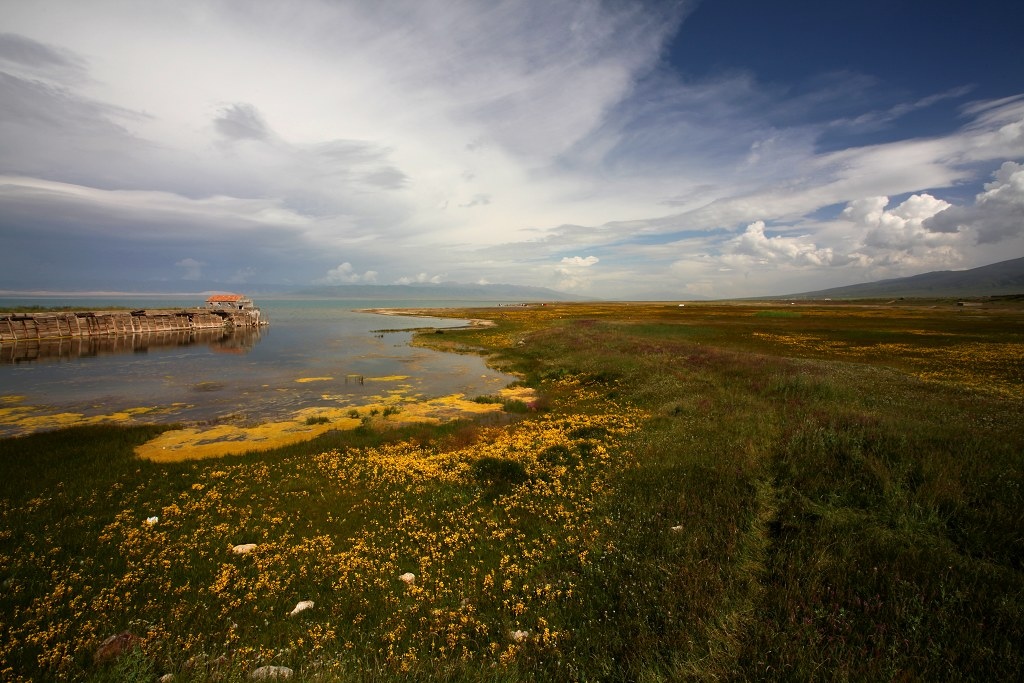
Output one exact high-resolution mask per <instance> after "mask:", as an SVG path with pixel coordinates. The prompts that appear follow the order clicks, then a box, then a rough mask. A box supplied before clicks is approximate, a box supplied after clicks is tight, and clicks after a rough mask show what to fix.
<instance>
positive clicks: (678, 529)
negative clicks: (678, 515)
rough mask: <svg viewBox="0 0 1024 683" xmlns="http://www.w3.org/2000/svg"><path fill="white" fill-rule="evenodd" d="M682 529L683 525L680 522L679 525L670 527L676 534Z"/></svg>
mask: <svg viewBox="0 0 1024 683" xmlns="http://www.w3.org/2000/svg"><path fill="white" fill-rule="evenodd" d="M682 530H683V525H682V524H680V525H679V526H674V527H672V531H674V532H676V533H677V534H678V533H680V532H681V531H682Z"/></svg>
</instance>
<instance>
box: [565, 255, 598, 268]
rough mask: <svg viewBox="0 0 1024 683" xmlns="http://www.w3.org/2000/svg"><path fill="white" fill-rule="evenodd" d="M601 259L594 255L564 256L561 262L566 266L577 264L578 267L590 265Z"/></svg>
mask: <svg viewBox="0 0 1024 683" xmlns="http://www.w3.org/2000/svg"><path fill="white" fill-rule="evenodd" d="M600 260H601V259H599V258H597V257H596V256H566V257H564V258H563V259H562V261H561V263H562V264H563V265H566V266H578V267H580V268H589V267H590V266H592V265H594V264H595V263H598V262H599V261H600Z"/></svg>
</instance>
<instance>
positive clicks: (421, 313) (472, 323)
mask: <svg viewBox="0 0 1024 683" xmlns="http://www.w3.org/2000/svg"><path fill="white" fill-rule="evenodd" d="M441 310H446V309H442V308H357V309H355V311H356V312H357V313H375V314H377V315H390V316H395V317H401V316H408V317H410V318H442V317H445V316H440V315H437V314H436V311H441ZM455 310H458V309H455ZM462 319H463V320H466V321H467V322H468V324H467V325H463V326H461V327H450V328H446V329H452V330H460V329H462V330H464V329H474V328H480V327H494V326H495V325H497V323H496V322H494V321H493V320H484V319H482V318H462ZM419 329H423V330H433V329H440V328H434V327H429V326H428V327H422V328H419ZM411 331H412V332H415V331H416V330H415V329H414V330H411Z"/></svg>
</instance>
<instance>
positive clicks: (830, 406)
mask: <svg viewBox="0 0 1024 683" xmlns="http://www.w3.org/2000/svg"><path fill="white" fill-rule="evenodd" d="M431 314H432V315H449V316H452V317H459V318H467V317H469V318H475V319H490V320H493V321H494V322H495V323H496V325H494V326H493V327H477V328H473V329H464V330H446V332H445V334H444V335H433V334H423V335H420V336H419V337H417V343H420V344H427V345H430V346H433V347H435V348H440V349H446V350H454V351H459V352H466V351H469V350H473V351H475V352H479V353H483V354H485V355H486V356H487V357H488V361H489V363H491V364H492V365H494V366H495V367H497V368H499V369H501V370H503V371H509V372H514V373H516V374H518V375H519V376H520V377H522V378H523V379H522V382H523V383H524V384H525V385H527V386H529V387H532V388H534V389H535V390H536V391H537V395H538V396H539V397H540V398H539V399H537V400H535V401H533V402H531V403H530V404H529V405H525V404H524V406H519V405H515V406H511V407H510V410H512V413H510V414H509V419H508V420H506V421H505V422H503V423H501V424H490V425H485V424H479V423H473V422H469V421H467V422H460V421H451V422H448V423H446V424H443V425H439V426H429V425H407V424H402V425H401V426H400V427H395V428H391V429H384V428H381V427H379V426H373V425H379V423H371V424H369V425H364V426H362V427H359V428H356V429H353V430H348V431H328V432H326V433H325V434H323V435H322V436H320V437H318V438H317V439H316V440H314V441H311V442H308V443H304V444H297V445H293V446H289V447H287V448H282V449H279V450H275V451H269V452H263V453H254V454H248V455H242V456H229V457H224V458H218V459H209V460H191V461H186V462H178V463H166V464H158V463H154V462H149V461H145V460H140V459H138V458H137V457H136V456H135V455H134V448H135V447H137V446H138V445H140V444H142V443H144V442H146V441H148V440H150V439H151V438H152V437H153V436H155V435H156V434H157V433H158V432H159V431H160V430H161V429H163V428H162V427H156V426H154V427H133V428H116V427H87V428H72V429H65V430H61V431H54V432H48V433H41V434H36V435H32V436H27V437H19V438H12V439H5V440H0V475H2V476H0V517H2V520H3V523H2V525H0V529H2V531H0V585H2V593H0V612H2V613H3V614H4V615H6V616H5V618H4V620H3V624H2V626H0V678H3V679H4V680H59V679H67V680H81V679H93V680H154V679H155V678H156V677H158V676H160V675H164V674H173V675H174V677H175V678H174V680H178V681H200V680H243V679H246V678H247V677H248V676H249V675H250V673H251V672H252V671H254V670H255V669H256V668H257V667H260V666H265V665H275V666H287V667H290V668H291V669H293V670H294V672H295V680H359V681H392V680H432V681H433V680H442V681H443V680H451V681H455V680H474V681H488V680H489V681H519V680H523V681H525V680H607V681H655V680H690V679H696V680H812V679H820V678H825V679H830V680H831V679H837V680H865V681H867V680H870V681H875V680H894V679H899V680H949V679H973V680H1010V679H1013V678H1016V677H1017V676H1018V675H1019V672H1020V671H1021V670H1024V573H1022V572H1024V538H1022V535H1021V529H1022V528H1024V495H1022V485H1024V418H1022V415H1024V315H1022V313H1021V311H1020V310H1019V309H1015V308H1013V307H1006V308H999V309H991V308H982V309H971V310H970V311H967V310H957V309H956V308H955V307H952V306H947V305H944V304H935V307H929V306H925V305H910V304H909V303H908V304H907V305H902V306H887V307H883V306H877V307H876V306H859V307H858V306H838V305H837V306H829V307H815V306H811V305H801V306H796V307H786V308H783V307H781V306H779V307H765V306H756V305H732V306H727V305H712V304H707V305H691V304H688V305H687V306H686V307H685V308H678V307H676V306H674V305H671V306H670V305H658V304H587V305H582V304H580V305H569V304H566V305H549V306H545V307H531V308H499V309H479V310H438V311H431ZM484 400H487V399H484ZM154 518H155V519H154ZM241 544H245V545H248V544H254V546H253V547H252V548H251V549H250V550H248V551H246V552H245V553H244V554H241V553H236V552H233V549H234V548H235V547H236V546H239V545H241ZM410 575H411V578H410ZM300 601H311V602H312V603H313V604H312V606H311V607H309V608H306V609H303V610H302V611H301V613H296V614H291V612H292V611H293V610H294V608H295V607H296V606H297V604H298V603H299V602H300ZM125 631H128V632H130V633H131V634H133V636H134V637H136V638H137V641H136V642H135V643H134V645H135V647H134V648H133V649H132V650H131V652H130V653H129V654H127V655H125V656H122V657H121V658H119V659H114V660H112V661H109V662H99V663H98V662H97V661H95V656H94V655H95V653H96V650H97V648H98V647H99V645H100V643H101V642H102V641H104V639H106V638H107V637H109V636H111V635H114V634H117V633H122V632H125Z"/></svg>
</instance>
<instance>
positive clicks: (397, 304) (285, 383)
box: [0, 297, 515, 436]
mask: <svg viewBox="0 0 1024 683" xmlns="http://www.w3.org/2000/svg"><path fill="white" fill-rule="evenodd" d="M256 303H257V305H258V306H259V307H260V309H261V311H262V313H263V315H264V317H265V318H267V319H269V320H270V325H269V326H267V327H263V328H260V329H259V330H258V331H255V332H253V333H246V332H245V331H243V332H242V334H239V335H234V336H232V337H228V338H226V339H219V338H214V337H219V335H213V336H212V337H211V336H210V335H207V336H203V335H201V334H200V335H191V336H190V335H177V336H174V335H168V336H166V337H163V338H141V339H138V338H137V339H132V338H125V339H120V340H105V341H104V342H103V343H101V344H95V343H90V342H88V341H86V340H82V341H79V340H75V341H74V342H67V343H66V346H63V345H62V348H61V349H60V354H61V355H59V356H50V357H41V358H38V359H35V360H25V359H24V357H25V354H24V353H20V351H19V353H14V352H12V349H11V348H10V347H9V346H5V347H4V348H2V349H0V357H2V359H3V362H0V436H10V435H13V434H18V433H22V432H24V431H27V430H26V427H25V425H26V421H25V419H24V418H25V416H26V415H27V414H29V413H28V409H29V408H31V411H32V412H31V415H33V416H34V417H45V416H47V415H50V416H55V417H54V420H53V425H51V426H56V424H57V423H58V421H60V423H61V424H63V423H66V422H67V421H68V419H69V416H68V415H67V414H72V416H73V415H74V414H79V415H82V416H83V417H92V416H98V415H109V414H112V413H116V412H118V411H125V410H129V409H132V408H139V407H159V408H161V410H162V412H161V413H160V414H158V415H146V416H145V420H147V421H159V422H180V421H183V422H191V421H204V422H205V421H216V420H222V419H238V418H242V419H246V420H252V421H262V420H268V419H274V418H280V417H284V416H287V415H289V414H291V413H293V412H295V411H296V410H299V409H301V408H307V407H314V406H331V407H339V406H341V407H344V406H349V405H351V406H358V405H360V404H365V403H367V402H370V400H371V399H372V398H373V397H374V396H380V395H384V394H388V393H391V394H394V393H401V394H402V395H404V396H417V397H422V398H431V397H437V396H445V395H449V394H454V393H461V394H465V395H467V396H477V395H483V394H490V393H495V392H496V391H497V390H499V389H501V388H502V387H504V386H506V385H508V384H509V383H510V382H512V381H514V379H515V378H514V377H511V376H508V375H504V374H502V373H498V372H495V371H493V370H491V369H489V368H487V366H486V365H485V364H484V362H483V360H482V359H481V358H479V357H477V356H471V355H459V354H446V353H438V352H436V351H431V350H428V349H421V348H414V347H412V346H410V345H409V343H408V342H409V340H410V338H411V336H412V332H409V331H394V330H409V329H412V328H418V327H434V328H451V327H459V326H461V325H464V324H465V322H466V321H460V320H450V319H441V318H419V317H400V316H384V315H377V314H370V313H358V312H356V311H355V310H354V309H359V308H410V307H417V306H422V305H423V302H409V301H388V302H382V301H339V300H285V299H268V300H265V301H264V300H257V302H256ZM24 305H39V306H59V305H73V306H87V307H90V308H96V309H103V308H110V307H115V306H117V307H129V308H150V309H156V308H164V307H166V308H176V307H191V306H196V305H198V304H197V301H196V300H183V299H154V298H151V297H147V298H145V299H139V298H136V299H132V300H128V299H116V298H106V299H67V298H63V299H40V298H33V299H0V311H3V310H8V309H10V308H11V307H14V306H24ZM429 305H431V306H436V305H437V304H435V303H433V302H432V303H430V304H429ZM448 305H451V306H456V305H475V306H479V305H481V304H480V302H472V303H470V302H450V303H448ZM484 305H486V304H484ZM383 330H390V331H387V332H384V331H383ZM80 353H84V354H86V355H78V354H80ZM30 355H34V354H30ZM360 377H361V378H363V381H360V379H359V378H360ZM61 414H64V415H65V416H64V417H63V418H60V416H61ZM71 419H72V420H73V417H72V418H71ZM43 423H44V424H43V426H44V427H45V426H46V425H45V420H43Z"/></svg>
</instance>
